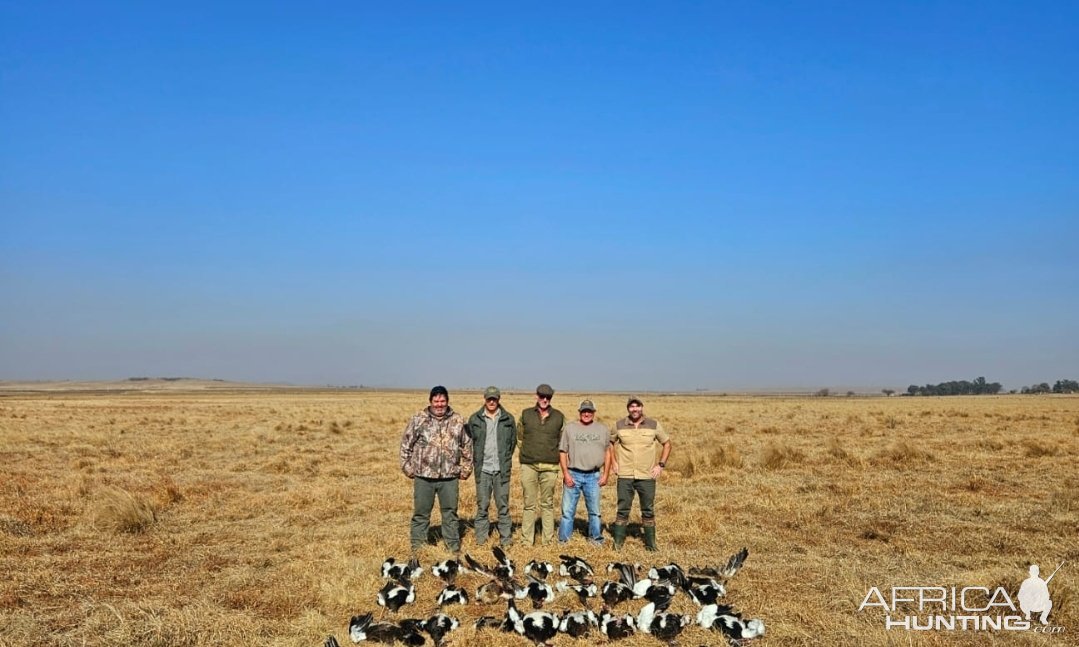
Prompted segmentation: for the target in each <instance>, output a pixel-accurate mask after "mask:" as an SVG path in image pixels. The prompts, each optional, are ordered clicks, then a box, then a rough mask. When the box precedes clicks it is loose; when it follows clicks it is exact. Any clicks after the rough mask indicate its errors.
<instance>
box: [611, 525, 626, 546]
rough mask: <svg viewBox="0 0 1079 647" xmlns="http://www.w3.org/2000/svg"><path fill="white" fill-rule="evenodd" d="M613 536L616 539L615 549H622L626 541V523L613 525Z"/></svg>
mask: <svg viewBox="0 0 1079 647" xmlns="http://www.w3.org/2000/svg"><path fill="white" fill-rule="evenodd" d="M611 538H612V539H613V541H614V549H615V550H622V544H624V543H626V524H624V523H616V524H614V525H613V526H611Z"/></svg>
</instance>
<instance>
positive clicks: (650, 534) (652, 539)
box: [644, 526, 659, 553]
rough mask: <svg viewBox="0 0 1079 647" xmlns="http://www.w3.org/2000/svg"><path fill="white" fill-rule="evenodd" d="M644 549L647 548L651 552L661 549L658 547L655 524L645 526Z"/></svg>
mask: <svg viewBox="0 0 1079 647" xmlns="http://www.w3.org/2000/svg"><path fill="white" fill-rule="evenodd" d="M644 549H645V550H647V551H648V552H650V553H654V552H656V551H657V550H659V549H658V548H656V527H655V526H645V527H644Z"/></svg>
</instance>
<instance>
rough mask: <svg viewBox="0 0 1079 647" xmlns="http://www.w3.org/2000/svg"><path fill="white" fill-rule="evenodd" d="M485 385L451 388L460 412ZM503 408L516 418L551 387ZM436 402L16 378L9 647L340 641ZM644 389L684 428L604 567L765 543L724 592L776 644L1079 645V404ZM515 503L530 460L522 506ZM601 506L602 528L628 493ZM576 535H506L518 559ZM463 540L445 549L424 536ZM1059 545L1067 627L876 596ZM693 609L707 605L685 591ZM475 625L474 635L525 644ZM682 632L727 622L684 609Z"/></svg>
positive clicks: (7, 475)
mask: <svg viewBox="0 0 1079 647" xmlns="http://www.w3.org/2000/svg"><path fill="white" fill-rule="evenodd" d="M584 396H589V397H593V398H594V400H595V401H596V405H597V406H598V408H599V413H598V418H599V420H600V421H602V422H607V423H610V422H613V421H614V420H615V419H616V418H617V417H618V416H621V415H624V405H625V397H624V396H619V395H610V394H608V395H604V394H599V395H593V394H579V393H577V394H563V393H559V394H558V395H557V396H556V397H555V402H554V405H555V406H556V407H559V408H561V409H562V410H563V411H566V412H567V414H568V415H573V414H572V412H573V411H575V409H576V406H575V405H576V403H577V401H578V400H579V399H580V398H581V397H584ZM480 399H481V398H480V394H479V393H464V392H453V393H451V404H452V405H453V406H454V407H455V408H456V409H458V410H460V411H461V412H463V413H466V414H468V413H471V412H472V411H474V410H475V409H476V408H478V407H479V406H480ZM503 402H504V404H505V405H506V406H507V408H508V409H509V410H510V411H512V412H514V413H515V414H517V413H519V412H520V410H521V409H523V408H525V407H527V406H530V405H531V404H532V403H533V398H532V396H530V395H529V394H507V395H506V397H505V398H504V400H503ZM425 403H426V394H425V393H417V392H413V393H390V392H368V391H346V392H317V391H310V392H300V391H295V392H289V391H262V392H212V393H211V392H205V393H203V392H186V393H185V392H179V393H130V394H108V393H99V394H89V393H87V394H78V393H8V394H5V395H3V397H0V471H2V476H0V572H2V573H3V577H2V578H0V645H13V646H14V645H20V646H21V645H31V644H33V645H63V646H69V645H84V644H88V645H161V646H179V645H321V644H322V641H323V639H324V638H325V637H326V636H327V635H329V634H335V635H336V636H337V637H338V639H339V640H341V641H342V644H347V642H348V641H347V624H348V619H349V617H350V616H351V615H352V614H355V613H360V612H365V611H372V610H376V609H377V607H376V605H375V593H376V591H377V590H378V589H379V587H380V586H381V583H382V581H381V579H380V577H379V572H378V570H379V565H380V564H381V562H382V560H383V559H384V558H385V557H387V556H390V555H397V556H406V555H407V554H408V549H409V543H408V519H409V516H410V514H411V505H412V498H411V486H410V482H409V481H408V480H407V479H406V478H405V477H404V476H403V475H402V474H401V473H400V470H399V468H398V459H397V452H398V442H399V439H400V435H401V431H402V429H403V428H404V425H405V422H406V420H407V418H408V416H410V415H411V414H412V413H414V412H415V411H416V410H418V409H419V408H420V407H421V406H423V405H424V404H425ZM645 408H646V413H647V414H648V415H651V416H654V417H657V418H659V419H660V420H661V421H662V422H663V423H664V425H665V426H666V428H667V429H668V430H669V431H670V432H671V435H672V442H673V453H672V457H671V460H670V465H669V469H668V470H667V472H666V473H665V475H664V476H663V478H662V480H661V482H660V485H659V488H658V496H657V521H658V527H659V531H658V535H659V544H660V552H659V553H656V554H649V553H646V552H644V550H643V547H642V545H641V541H640V538H639V537H631V538H630V539H629V540H628V541H627V545H626V548H625V549H624V550H623V551H622V552H621V553H620V554H616V553H614V552H612V551H610V550H609V549H606V550H603V549H596V548H592V547H590V546H588V545H587V544H586V543H585V541H584V539H583V537H582V536H581V535H580V534H577V535H575V536H574V538H573V539H572V541H571V543H570V545H569V546H568V550H569V552H572V553H575V554H578V555H581V556H583V557H585V558H587V559H589V560H590V561H591V562H592V563H593V564H594V565H597V566H600V567H602V566H603V565H605V564H606V563H607V562H608V561H611V560H613V559H615V558H616V556H617V557H618V558H623V559H629V560H632V561H639V562H642V563H645V564H660V563H665V562H666V561H668V560H674V561H676V562H678V563H680V564H682V565H684V566H688V565H705V564H713V565H714V564H716V563H718V562H721V561H723V560H725V559H726V557H727V556H728V555H729V554H731V553H733V552H735V551H737V550H738V549H739V548H741V547H743V546H746V547H748V548H749V551H750V555H749V559H748V560H747V562H746V565H745V567H744V569H743V570H742V571H741V572H740V573H738V575H737V576H736V577H735V578H734V579H733V580H732V582H731V586H730V592H729V595H728V601H729V602H730V603H731V604H733V605H734V606H735V607H736V608H738V609H739V610H741V611H742V612H743V613H744V614H745V615H746V616H747V617H754V618H758V617H759V618H762V619H763V620H764V621H765V623H766V625H767V627H768V633H767V635H766V636H765V637H763V638H761V639H759V640H758V641H756V643H757V644H760V645H775V646H777V647H778V646H781V645H855V644H857V645H890V644H895V645H907V644H915V645H952V644H962V645H975V644H978V645H980V644H1009V645H1011V644H1016V645H1067V644H1077V639H1076V637H1077V636H1079V586H1077V584H1076V582H1077V579H1079V575H1077V574H1079V539H1077V538H1079V472H1077V469H1076V465H1077V464H1079V460H1077V457H1079V398H1077V397H1067V396H1059V397H1057V396H1053V397H1033V396H1026V397H1024V396H1000V397H988V396H982V397H969V398H965V397H953V398H898V397H895V398H884V397H873V398H869V397H854V398H843V397H831V398H810V397H805V398H799V397H786V398H781V397H735V396H732V397H719V396H698V395H692V396H678V395H652V396H646V397H645ZM461 495H462V496H461V504H460V511H461V517H462V521H463V522H464V524H465V526H466V528H465V534H464V543H463V548H464V550H465V551H466V552H470V553H472V554H473V555H476V556H480V557H482V558H483V559H484V560H488V559H490V551H489V550H483V549H480V548H477V547H476V546H475V543H474V538H473V536H472V534H471V528H470V524H471V521H472V518H473V515H474V510H475V503H474V501H475V497H474V482H473V481H469V482H466V483H463V484H462V487H461ZM520 504H521V500H520V486H519V483H518V481H517V475H516V474H515V475H514V479H513V489H512V495H511V513H512V515H513V519H514V522H515V524H516V523H519V521H520V517H521V505H520ZM602 505H603V513H604V514H603V516H604V531H605V533H606V524H607V523H609V522H610V521H611V520H612V519H613V513H614V507H615V493H614V488H613V487H610V486H609V487H607V488H605V489H604V494H603V503H602ZM637 514H638V513H637V510H636V509H635V510H634V516H633V521H637V520H638V517H637ZM578 518H579V519H582V518H583V502H582V504H581V509H580V510H579V511H578ZM435 519H436V523H437V513H436V515H435ZM518 532H519V531H518V530H517V528H516V526H515V534H516V533H518ZM608 545H609V544H608ZM559 552H562V551H560V549H559V547H558V546H536V547H525V546H523V545H521V543H519V542H518V543H517V544H516V545H515V546H513V547H512V548H511V549H510V550H509V553H510V556H511V557H513V558H514V559H516V560H517V561H518V563H519V564H523V563H524V562H525V561H527V560H528V559H530V558H533V557H537V558H545V559H547V560H550V561H555V562H556V563H557V556H558V554H559ZM445 556H447V553H446V551H445V549H444V548H443V547H442V546H441V545H432V546H429V547H427V548H425V549H424V551H423V553H422V555H421V557H422V559H423V561H424V562H425V564H427V565H429V564H430V562H432V561H434V560H436V559H442V558H443V557H445ZM1062 561H1066V563H1065V565H1064V566H1063V568H1062V569H1061V570H1060V572H1059V573H1058V574H1057V576H1056V577H1055V578H1054V579H1053V581H1052V582H1051V584H1050V587H1049V588H1050V592H1051V594H1052V598H1053V602H1054V605H1055V606H1054V609H1053V612H1052V614H1051V616H1050V621H1051V622H1050V624H1052V625H1057V626H1062V627H1064V628H1065V629H1064V633H1060V634H1055V635H1040V634H1035V633H1032V632H1024V633H1013V632H1004V631H1002V632H948V631H932V632H906V631H903V630H892V631H890V632H889V631H885V629H884V613H883V611H881V610H880V609H879V608H870V609H867V610H865V611H863V612H859V611H858V610H857V609H858V605H859V604H860V603H861V602H862V601H863V599H864V598H865V596H866V593H867V591H868V590H869V588H870V587H873V586H876V587H878V588H879V589H880V590H881V591H882V592H885V593H887V592H888V591H889V590H890V588H891V587H893V586H910V585H923V586H946V587H951V586H956V587H963V586H984V587H987V588H991V589H992V588H995V587H997V586H1003V587H1005V589H1006V590H1007V591H1008V592H1010V594H1011V595H1012V596H1013V598H1014V596H1015V593H1016V591H1017V590H1018V588H1019V584H1020V583H1021V582H1022V580H1023V579H1025V578H1026V576H1027V567H1028V565H1029V564H1031V563H1036V564H1039V565H1040V566H1041V569H1042V575H1043V577H1044V576H1047V575H1048V574H1049V573H1050V572H1052V570H1053V569H1054V568H1056V566H1057V564H1059V563H1060V562H1062ZM463 581H464V582H465V583H467V584H469V585H470V586H471V587H472V588H473V589H474V587H475V585H476V584H478V583H479V581H478V580H475V579H471V578H469V577H465V578H463ZM438 590H439V587H438V586H436V584H435V583H434V582H433V581H432V580H431V578H430V576H429V575H425V576H424V578H423V579H421V580H420V581H419V582H418V593H419V595H418V600H417V603H416V605H415V608H414V609H413V610H412V612H411V613H409V614H408V615H425V614H428V613H430V612H431V611H432V610H433V607H434V598H435V596H436V594H437V592H438ZM576 606H577V603H576V601H575V600H571V599H568V598H566V599H560V600H558V601H556V603H555V604H554V607H555V608H570V607H576ZM639 606H640V604H630V605H627V610H630V611H632V612H634V613H635V612H636V610H637V608H638V607H639ZM674 609H675V610H678V611H686V612H695V609H694V608H693V606H692V603H691V602H689V601H688V599H686V598H684V597H682V598H679V599H678V600H677V601H676V603H675V605H674ZM503 610H504V608H500V607H480V606H476V605H473V606H470V607H468V608H457V609H453V610H452V611H451V612H452V613H453V614H454V615H456V616H458V617H459V618H461V619H462V620H467V619H474V618H476V617H479V616H480V615H485V614H490V615H501V614H502V612H503ZM463 624H464V627H463V628H462V629H461V630H459V631H458V632H457V633H456V634H455V635H454V642H455V643H456V644H463V645H468V644H490V645H496V646H501V645H525V644H527V643H526V641H525V640H524V639H523V638H519V637H517V636H514V635H503V634H496V633H492V632H487V633H485V634H483V635H479V634H477V633H476V631H475V630H474V629H472V628H471V625H470V623H463ZM598 641H599V640H598V639H589V640H583V641H579V643H578V644H592V643H594V642H598ZM680 642H681V643H682V644H684V645H697V644H719V642H720V641H719V639H718V636H717V635H716V634H709V633H707V632H705V631H704V630H702V629H699V628H696V627H691V628H689V629H687V630H686V632H685V633H684V634H683V636H682V638H681V640H680ZM575 643H577V641H573V640H571V639H569V638H567V637H565V636H559V637H558V638H557V639H556V640H555V644H556V645H560V646H564V645H570V644H575ZM624 644H627V645H655V644H660V643H659V642H658V641H657V640H655V639H654V638H651V637H647V636H643V637H642V636H638V637H635V638H633V639H631V640H628V641H626V642H625V643H624Z"/></svg>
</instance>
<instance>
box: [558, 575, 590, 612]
mask: <svg viewBox="0 0 1079 647" xmlns="http://www.w3.org/2000/svg"><path fill="white" fill-rule="evenodd" d="M554 587H555V590H556V591H558V592H559V593H565V592H566V591H572V592H573V593H575V594H576V595H577V599H578V600H580V601H581V604H583V605H584V606H586V607H587V606H588V604H589V598H594V597H596V595H597V594H598V593H599V588H598V587H597V586H596V585H595V584H594V583H593V582H588V583H587V584H570V583H569V582H567V581H566V580H562V581H560V582H558V583H557V584H555V585H554Z"/></svg>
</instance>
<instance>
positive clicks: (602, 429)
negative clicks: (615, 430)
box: [558, 420, 611, 471]
mask: <svg viewBox="0 0 1079 647" xmlns="http://www.w3.org/2000/svg"><path fill="white" fill-rule="evenodd" d="M610 442H611V431H610V430H609V429H607V425H605V424H603V423H599V422H593V423H592V424H590V425H582V424H581V422H580V421H579V420H574V421H573V422H566V427H565V428H564V429H563V430H562V438H561V439H560V440H559V441H558V451H560V452H566V453H567V455H568V457H567V458H568V461H567V462H568V464H569V468H570V469H574V470H584V471H590V470H594V469H596V468H600V467H603V456H604V454H605V453H606V451H607V445H609V444H610Z"/></svg>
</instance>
